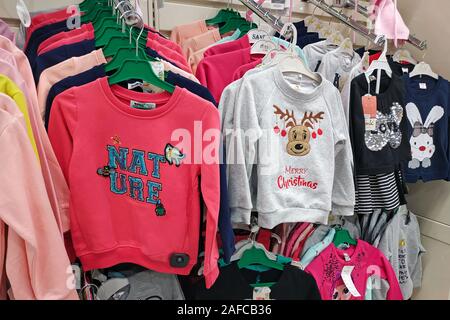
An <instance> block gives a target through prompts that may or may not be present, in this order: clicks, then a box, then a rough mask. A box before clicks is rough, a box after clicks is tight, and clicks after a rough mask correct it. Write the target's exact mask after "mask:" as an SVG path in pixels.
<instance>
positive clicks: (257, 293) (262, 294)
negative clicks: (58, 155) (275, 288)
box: [253, 287, 271, 300]
mask: <svg viewBox="0 0 450 320" xmlns="http://www.w3.org/2000/svg"><path fill="white" fill-rule="evenodd" d="M270 291H271V290H270V288H269V287H259V288H254V289H253V300H270Z"/></svg>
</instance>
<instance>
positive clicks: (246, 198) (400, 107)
mask: <svg viewBox="0 0 450 320" xmlns="http://www.w3.org/2000/svg"><path fill="white" fill-rule="evenodd" d="M80 11H81V14H80V23H81V24H80V25H79V27H78V28H75V29H69V28H68V26H67V24H66V20H67V18H68V13H67V12H66V10H65V9H64V10H56V11H54V10H53V11H49V12H41V13H38V14H35V15H33V18H32V24H31V26H30V27H29V28H27V30H26V42H25V47H24V50H23V51H22V50H20V49H19V48H17V47H16V46H15V45H14V42H13V41H12V40H11V37H10V38H9V39H8V37H7V35H6V34H5V36H6V37H5V36H1V37H0V44H1V47H0V49H1V50H0V85H1V87H0V89H1V90H0V92H1V95H0V98H1V99H2V104H1V106H2V109H1V110H0V111H2V112H1V113H0V115H1V117H0V125H1V127H2V128H3V130H1V131H0V132H2V134H1V135H0V143H1V145H2V148H1V150H2V154H4V155H5V157H4V160H5V162H4V166H5V167H4V169H5V170H3V175H2V178H1V179H2V181H7V182H8V183H5V184H3V187H4V188H5V190H3V191H2V194H7V195H8V196H7V197H6V199H9V201H3V200H2V201H1V202H0V208H1V209H2V210H0V212H2V213H1V214H2V215H1V221H2V224H0V227H1V228H0V231H1V235H2V238H1V239H0V240H1V241H3V242H1V243H0V244H1V247H0V248H1V249H2V250H1V253H2V254H1V255H0V257H1V258H2V259H3V261H4V263H1V264H0V265H1V266H3V265H5V268H4V269H2V270H0V271H1V272H0V275H1V278H0V279H2V281H1V282H0V283H1V285H2V286H1V288H2V292H1V293H2V298H6V297H9V298H10V299H13V298H17V299H21V298H26V299H79V298H81V299H86V300H96V299H98V300H127V299H128V300H134V299H144V300H150V299H157V300H164V299H225V300H229V299H257V300H262V299H311V300H321V299H324V300H354V299H356V300H363V299H365V300H384V299H389V300H400V299H410V298H411V296H412V293H413V289H414V288H417V287H420V285H421V277H422V265H421V257H422V254H423V253H424V252H425V249H424V248H423V247H422V245H421V243H420V230H419V226H418V223H417V219H416V217H415V215H414V214H413V213H411V212H409V210H408V209H407V207H406V197H405V193H406V190H407V189H406V182H415V181H417V180H424V181H429V180H438V179H443V180H447V179H448V172H449V164H448V157H447V155H448V152H449V146H448V121H444V119H445V117H448V111H447V109H448V107H447V106H448V103H449V101H448V98H449V94H448V81H447V80H445V79H443V78H442V77H440V76H438V75H436V74H435V73H434V72H432V71H431V68H429V67H428V68H426V66H424V65H426V64H425V63H417V61H415V60H414V59H413V58H412V57H411V55H410V54H408V53H407V51H405V50H401V51H398V52H396V53H395V54H393V55H389V54H388V53H387V51H386V50H382V49H381V50H378V48H356V47H354V45H353V43H352V42H351V41H350V39H349V38H348V37H346V36H345V35H344V34H342V33H341V32H338V31H336V30H330V27H329V26H328V27H327V25H326V24H323V23H320V21H317V18H316V17H314V16H312V17H308V18H307V19H305V20H304V21H300V22H296V23H294V24H292V25H290V27H291V28H293V30H295V31H293V36H292V38H286V39H285V38H284V33H283V34H281V35H279V34H274V35H272V34H271V33H268V32H267V31H264V30H262V29H261V28H260V27H258V26H257V25H256V24H255V23H252V22H249V21H247V20H245V19H243V18H241V17H240V16H239V14H238V13H237V12H235V11H233V10H231V9H222V10H219V12H218V13H217V14H216V15H215V16H214V17H212V18H210V19H208V20H205V21H204V20H202V21H195V22H193V23H190V24H188V25H183V26H178V27H176V28H175V29H174V30H173V31H172V33H171V35H170V37H169V38H167V37H165V36H164V35H162V34H160V33H159V32H158V31H157V30H154V29H153V28H151V27H149V26H144V28H142V29H139V28H131V27H129V26H124V25H123V24H122V23H119V24H118V23H117V21H118V16H117V15H118V12H114V10H112V8H111V6H110V3H109V1H107V0H97V1H89V0H85V1H84V2H82V3H81V4H80ZM119 20H120V19H119ZM0 30H6V29H0ZM3 32H4V31H2V33H3ZM200 121H201V123H202V128H201V130H202V131H201V135H202V136H204V135H205V134H207V132H209V130H213V131H214V130H215V131H218V132H221V133H222V140H223V141H219V140H220V139H215V140H214V139H211V140H209V141H202V142H201V143H200V145H201V148H200V153H202V154H205V153H208V152H210V151H211V150H214V151H215V152H213V153H212V154H213V156H212V157H213V159H212V160H213V161H212V162H211V161H204V160H203V159H202V160H201V161H200V162H195V161H194V162H192V161H191V160H192V159H190V158H195V157H196V156H197V154H196V153H195V152H199V150H198V145H197V149H196V146H195V144H196V142H194V141H190V142H187V144H184V145H183V147H180V146H179V145H177V142H180V141H176V140H175V141H174V140H173V139H174V138H173V136H172V134H173V132H175V131H176V130H179V129H183V130H184V132H188V133H189V134H191V136H192V137H194V133H195V132H196V131H195V130H197V128H195V123H196V122H200ZM236 130H241V131H242V132H253V134H254V135H250V136H246V137H242V136H240V135H235V134H234V133H235V132H236ZM175 139H176V138H175ZM206 140H208V139H206ZM190 148H192V150H197V151H194V154H189V149H190ZM3 152H4V153H3ZM208 154H209V153H208ZM219 155H221V156H222V157H223V159H222V160H223V161H219ZM333 155H334V156H333ZM200 158H201V156H200ZM209 160H211V159H209ZM219 162H220V164H219ZM12 173H13V174H12ZM3 179H5V180H3ZM2 199H3V198H2ZM37 208H38V209H37ZM255 216H256V220H255ZM13 217H15V218H13ZM41 226H45V231H46V232H45V233H44V232H42V230H41ZM249 226H250V229H249ZM6 230H8V232H6ZM6 240H7V241H6ZM31 253H32V254H33V259H32V260H31V261H28V260H27V259H26V257H27V255H29V254H31ZM71 264H72V266H73V267H74V270H81V271H80V272H75V274H74V283H75V284H77V286H75V287H74V288H67V286H66V282H67V270H68V268H70V266H71ZM27 265H28V266H33V268H34V269H30V267H29V268H28V269H27V268H25V266H27ZM49 279H51V281H50V280H49Z"/></svg>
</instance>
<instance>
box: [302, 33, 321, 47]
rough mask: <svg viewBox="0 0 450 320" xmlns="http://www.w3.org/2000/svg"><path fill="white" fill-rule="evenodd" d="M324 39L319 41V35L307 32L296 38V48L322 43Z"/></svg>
mask: <svg viewBox="0 0 450 320" xmlns="http://www.w3.org/2000/svg"><path fill="white" fill-rule="evenodd" d="M323 40H325V39H321V38H320V37H319V33H317V32H308V33H306V34H304V35H302V36H299V37H298V38H297V46H299V47H300V48H301V49H303V48H304V47H306V46H307V45H308V44H311V43H316V42H319V41H323Z"/></svg>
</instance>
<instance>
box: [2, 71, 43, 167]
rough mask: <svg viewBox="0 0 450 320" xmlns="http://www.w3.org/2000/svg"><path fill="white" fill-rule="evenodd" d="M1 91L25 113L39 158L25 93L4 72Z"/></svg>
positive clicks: (28, 128) (29, 134)
mask: <svg viewBox="0 0 450 320" xmlns="http://www.w3.org/2000/svg"><path fill="white" fill-rule="evenodd" d="M0 92H3V93H4V94H6V95H7V96H9V97H11V98H12V99H13V100H14V102H15V103H16V104H17V106H18V107H19V110H20V112H22V113H23V117H24V119H25V124H26V126H27V135H28V139H29V140H30V142H31V146H32V147H33V151H34V153H35V154H36V157H37V159H38V160H39V153H38V151H37V147H36V141H35V140H34V134H33V130H32V129H31V123H30V116H29V115H28V106H27V100H26V98H25V94H24V93H23V92H22V91H21V90H20V89H19V87H18V86H17V85H16V84H15V83H14V82H13V81H12V80H11V79H10V78H8V77H7V76H5V75H2V74H0Z"/></svg>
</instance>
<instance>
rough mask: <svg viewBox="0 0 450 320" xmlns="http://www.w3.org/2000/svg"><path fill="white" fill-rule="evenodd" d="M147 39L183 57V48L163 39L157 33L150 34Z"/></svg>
mask: <svg viewBox="0 0 450 320" xmlns="http://www.w3.org/2000/svg"><path fill="white" fill-rule="evenodd" d="M147 38H148V39H150V40H155V41H157V42H159V43H161V44H162V45H163V46H165V47H167V48H169V49H172V50H173V51H175V52H177V53H179V54H180V55H183V51H182V50H181V47H180V45H179V44H178V43H175V42H173V41H171V40H169V39H166V38H164V37H161V36H160V35H158V34H157V33H154V32H149V33H148V35H147Z"/></svg>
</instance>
